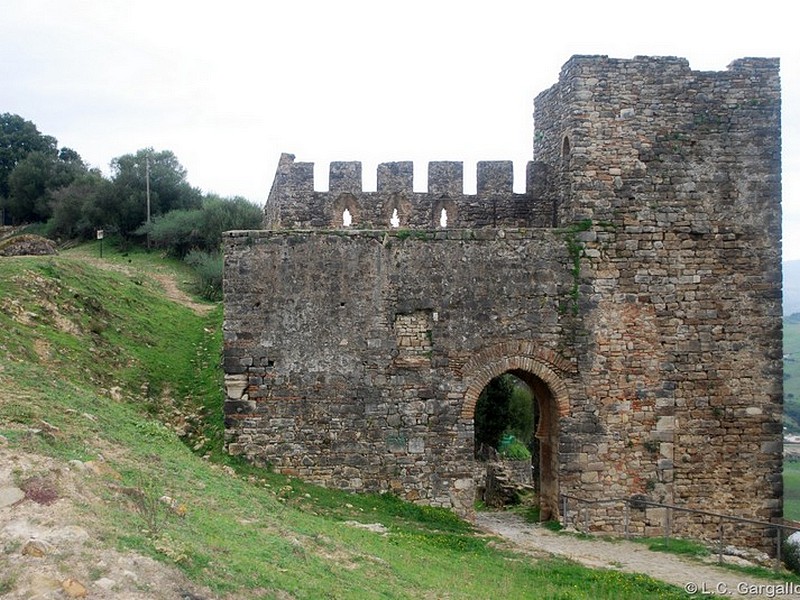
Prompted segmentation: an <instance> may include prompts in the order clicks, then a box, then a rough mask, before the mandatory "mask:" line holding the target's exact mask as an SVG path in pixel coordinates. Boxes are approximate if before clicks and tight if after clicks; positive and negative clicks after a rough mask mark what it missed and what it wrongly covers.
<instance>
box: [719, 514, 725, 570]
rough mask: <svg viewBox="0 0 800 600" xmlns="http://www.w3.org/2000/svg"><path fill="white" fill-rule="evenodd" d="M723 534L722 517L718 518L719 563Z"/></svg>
mask: <svg viewBox="0 0 800 600" xmlns="http://www.w3.org/2000/svg"><path fill="white" fill-rule="evenodd" d="M724 534H725V524H724V523H723V521H722V519H720V520H719V564H722V546H723V543H724V542H723V538H724Z"/></svg>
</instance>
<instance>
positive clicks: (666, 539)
mask: <svg viewBox="0 0 800 600" xmlns="http://www.w3.org/2000/svg"><path fill="white" fill-rule="evenodd" d="M669 511H670V509H669V507H667V508H665V509H664V545H667V546H668V545H669V533H670V532H669V527H670V522H669V515H670V513H669Z"/></svg>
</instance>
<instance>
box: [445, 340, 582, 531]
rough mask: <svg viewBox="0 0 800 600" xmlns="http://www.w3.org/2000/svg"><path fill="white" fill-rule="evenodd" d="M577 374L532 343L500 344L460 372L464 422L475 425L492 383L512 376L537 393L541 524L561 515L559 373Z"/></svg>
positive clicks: (562, 403)
mask: <svg viewBox="0 0 800 600" xmlns="http://www.w3.org/2000/svg"><path fill="white" fill-rule="evenodd" d="M571 370H573V367H572V364H571V363H570V362H569V361H566V360H564V359H563V358H561V357H559V356H558V355H556V354H555V353H553V352H551V351H548V350H542V349H541V348H537V346H536V345H535V344H534V343H532V342H513V343H508V342H507V343H501V344H496V345H493V346H490V347H489V348H486V349H484V350H483V351H481V352H479V353H477V354H476V355H475V356H473V357H472V358H471V359H470V360H469V361H468V362H467V363H466V364H465V365H464V368H463V370H462V372H463V373H464V375H465V380H466V381H467V390H466V392H465V394H464V402H463V405H462V408H461V418H462V419H465V420H473V421H474V417H475V406H476V404H477V401H478V397H479V396H480V394H481V392H482V391H483V389H484V388H485V387H486V386H487V385H488V384H489V382H490V381H491V380H492V379H494V378H495V377H498V376H500V375H503V374H504V373H510V374H511V375H514V376H515V377H517V378H519V379H521V380H522V381H524V382H525V383H526V384H527V385H528V387H530V389H531V390H532V391H533V395H534V397H535V399H536V403H537V413H538V415H539V420H538V426H537V428H536V439H537V440H538V443H539V460H538V464H536V465H534V467H535V469H536V472H537V477H538V478H539V506H540V509H541V510H540V515H541V518H542V520H549V519H551V518H555V517H557V515H558V506H559V502H558V494H559V485H558V468H559V467H558V465H559V460H558V440H559V430H560V427H559V420H560V417H562V416H566V415H567V414H568V413H569V395H568V390H567V386H566V384H565V383H564V380H563V379H562V378H561V376H560V375H559V374H558V372H560V371H561V372H564V371H571Z"/></svg>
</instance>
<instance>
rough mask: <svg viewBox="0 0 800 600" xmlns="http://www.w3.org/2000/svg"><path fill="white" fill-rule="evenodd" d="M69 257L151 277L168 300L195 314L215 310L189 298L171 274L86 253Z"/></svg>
mask: <svg viewBox="0 0 800 600" xmlns="http://www.w3.org/2000/svg"><path fill="white" fill-rule="evenodd" d="M67 256H74V257H78V258H80V259H81V260H85V261H86V262H88V263H91V264H92V265H93V266H95V267H98V268H100V269H106V270H107V271H116V272H118V273H125V274H126V275H131V274H133V273H142V274H143V275H145V276H147V277H151V278H152V279H154V280H155V281H156V282H158V285H159V286H161V288H162V290H163V291H164V295H165V296H166V297H167V298H169V299H170V300H172V301H173V302H176V303H178V304H181V305H183V306H185V307H187V308H189V309H191V310H192V311H194V312H195V314H198V315H207V314H208V313H209V312H210V311H211V310H212V309H213V308H214V305H213V304H203V303H202V302H196V301H195V300H194V299H193V298H192V297H191V296H189V294H187V293H186V292H184V291H183V290H182V289H180V288H179V287H178V283H177V281H176V280H175V277H174V276H173V275H172V274H170V273H162V272H159V271H142V270H141V269H134V268H132V267H127V266H125V265H121V264H118V263H114V262H110V261H107V260H103V259H101V258H98V257H96V256H90V255H89V254H88V253H86V252H78V251H72V252H71V253H70V254H68V255H67Z"/></svg>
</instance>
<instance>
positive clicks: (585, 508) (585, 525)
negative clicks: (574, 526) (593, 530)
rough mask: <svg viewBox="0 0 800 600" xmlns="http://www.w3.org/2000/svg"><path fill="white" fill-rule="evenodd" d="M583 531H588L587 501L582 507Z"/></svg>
mask: <svg viewBox="0 0 800 600" xmlns="http://www.w3.org/2000/svg"><path fill="white" fill-rule="evenodd" d="M583 533H589V503H588V502H587V503H586V505H585V506H584V507H583Z"/></svg>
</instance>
